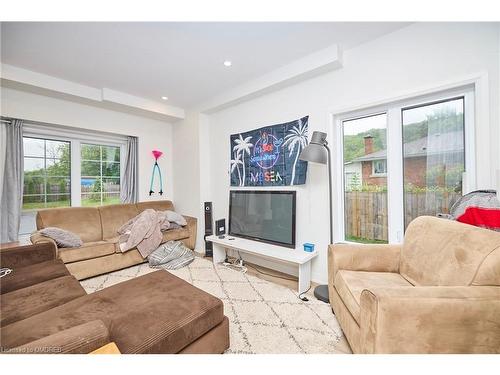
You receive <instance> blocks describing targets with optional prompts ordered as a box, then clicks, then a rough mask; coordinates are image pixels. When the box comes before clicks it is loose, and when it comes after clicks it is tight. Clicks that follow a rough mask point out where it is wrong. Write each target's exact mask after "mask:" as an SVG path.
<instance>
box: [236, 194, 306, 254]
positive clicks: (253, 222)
mask: <svg viewBox="0 0 500 375" xmlns="http://www.w3.org/2000/svg"><path fill="white" fill-rule="evenodd" d="M295 200H296V192H295V191H276V190H274V191H273V190H271V191H267V190H266V191H264V190H257V191H246V190H232V191H230V193H229V234H230V235H232V236H237V237H243V238H248V239H251V240H255V241H261V242H267V243H271V244H274V245H280V246H286V247H290V248H295Z"/></svg>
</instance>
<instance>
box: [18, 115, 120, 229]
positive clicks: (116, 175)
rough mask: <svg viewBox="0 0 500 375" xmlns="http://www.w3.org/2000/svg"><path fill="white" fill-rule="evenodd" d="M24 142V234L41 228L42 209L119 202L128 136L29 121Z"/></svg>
mask: <svg viewBox="0 0 500 375" xmlns="http://www.w3.org/2000/svg"><path fill="white" fill-rule="evenodd" d="M23 143H24V187H23V213H22V214H21V225H20V229H19V235H21V236H25V235H29V234H30V233H32V232H33V231H34V230H35V229H36V220H35V216H36V211H37V210H39V209H43V208H55V207H66V206H77V207H79V206H98V205H105V204H114V203H120V185H121V184H120V178H121V165H122V163H121V162H120V161H121V160H120V158H121V157H122V156H123V152H122V147H125V145H126V139H125V137H123V136H119V135H116V136H115V135H110V134H106V133H93V132H86V131H76V130H66V129H63V128H60V127H58V126H47V125H45V124H44V125H41V124H36V123H28V124H25V126H24V137H23Z"/></svg>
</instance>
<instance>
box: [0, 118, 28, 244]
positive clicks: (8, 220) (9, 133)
mask: <svg viewBox="0 0 500 375" xmlns="http://www.w3.org/2000/svg"><path fill="white" fill-rule="evenodd" d="M1 127H2V130H1V132H0V134H1V135H2V141H1V146H2V155H1V156H0V163H1V164H2V167H1V168H0V172H1V175H0V176H1V177H2V181H1V185H2V188H1V191H0V193H1V199H0V202H1V210H0V242H13V241H17V239H18V233H19V224H20V222H21V209H22V204H23V183H24V160H23V157H24V152H23V121H22V120H17V119H13V120H11V121H10V123H5V122H2V123H1Z"/></svg>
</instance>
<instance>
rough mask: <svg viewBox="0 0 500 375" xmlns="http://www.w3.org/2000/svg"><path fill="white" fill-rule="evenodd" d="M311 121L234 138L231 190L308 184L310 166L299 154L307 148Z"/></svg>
mask: <svg viewBox="0 0 500 375" xmlns="http://www.w3.org/2000/svg"><path fill="white" fill-rule="evenodd" d="M308 119H309V116H305V117H302V118H301V119H298V120H295V121H290V122H286V123H284V124H277V125H272V126H266V127H263V128H260V129H256V130H251V131H248V132H245V133H241V134H232V135H231V137H230V140H231V169H230V175H231V186H284V185H302V184H305V183H306V174H307V162H305V161H303V160H299V154H300V152H301V151H302V150H303V149H304V147H306V146H307V131H308Z"/></svg>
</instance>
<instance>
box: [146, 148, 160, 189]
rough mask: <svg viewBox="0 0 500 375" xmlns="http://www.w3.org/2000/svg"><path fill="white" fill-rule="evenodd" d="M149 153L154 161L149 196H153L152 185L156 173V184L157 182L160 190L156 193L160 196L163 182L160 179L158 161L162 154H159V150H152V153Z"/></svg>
mask: <svg viewBox="0 0 500 375" xmlns="http://www.w3.org/2000/svg"><path fill="white" fill-rule="evenodd" d="M151 153H152V154H153V157H154V159H155V163H154V164H153V173H152V174H151V183H150V184H149V195H150V196H151V195H153V194H154V191H153V185H154V182H155V176H156V172H158V179H159V181H158V182H159V188H160V191H159V192H158V193H159V194H160V195H163V180H162V178H161V170H160V166H159V165H158V159H159V158H160V157H161V156H162V155H163V152H161V151H159V150H153V151H151Z"/></svg>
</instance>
